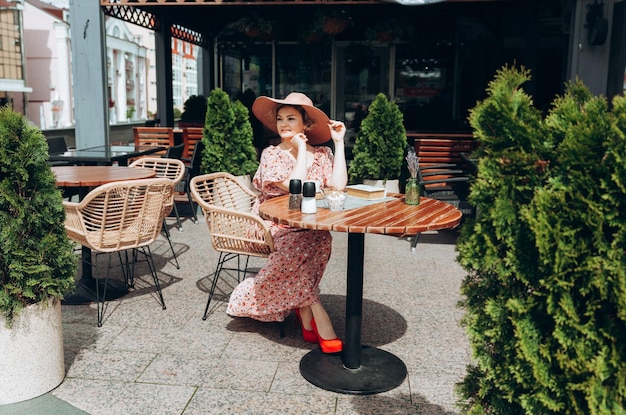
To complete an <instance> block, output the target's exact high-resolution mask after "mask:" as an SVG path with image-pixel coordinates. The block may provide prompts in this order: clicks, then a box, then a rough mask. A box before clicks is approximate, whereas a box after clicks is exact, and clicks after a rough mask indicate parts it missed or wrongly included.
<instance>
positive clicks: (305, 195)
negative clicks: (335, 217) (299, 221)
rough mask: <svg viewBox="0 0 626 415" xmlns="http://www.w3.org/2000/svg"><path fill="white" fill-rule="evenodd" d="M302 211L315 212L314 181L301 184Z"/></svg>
mask: <svg viewBox="0 0 626 415" xmlns="http://www.w3.org/2000/svg"><path fill="white" fill-rule="evenodd" d="M300 210H301V211H302V213H315V212H317V202H316V200H315V182H304V185H303V186H302V207H301V209H300Z"/></svg>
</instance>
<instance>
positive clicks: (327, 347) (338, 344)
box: [311, 318, 343, 353]
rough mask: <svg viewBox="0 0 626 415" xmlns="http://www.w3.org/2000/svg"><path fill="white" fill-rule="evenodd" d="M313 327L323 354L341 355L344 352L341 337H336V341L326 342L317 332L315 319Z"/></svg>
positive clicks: (312, 321)
mask: <svg viewBox="0 0 626 415" xmlns="http://www.w3.org/2000/svg"><path fill="white" fill-rule="evenodd" d="M311 326H312V327H313V333H314V334H315V336H316V337H317V341H318V342H319V343H320V349H322V352H323V353H339V352H340V351H342V350H343V342H342V341H341V340H340V339H339V337H335V338H334V339H330V340H326V339H324V338H322V336H320V334H319V332H318V331H317V326H316V325H315V319H314V318H313V319H311Z"/></svg>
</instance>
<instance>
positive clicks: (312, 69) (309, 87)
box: [276, 44, 331, 114]
mask: <svg viewBox="0 0 626 415" xmlns="http://www.w3.org/2000/svg"><path fill="white" fill-rule="evenodd" d="M330 75H331V47H330V44H320V45H319V47H310V46H303V45H301V44H283V45H281V44H279V45H277V46H276V97H277V98H284V97H285V96H287V95H289V93H290V92H293V91H298V92H302V93H304V94H306V95H307V96H308V97H309V98H311V99H312V100H313V103H314V104H315V105H316V106H317V107H319V108H320V109H321V110H322V111H324V112H325V113H326V114H330V99H331V94H330V78H331V76H330Z"/></svg>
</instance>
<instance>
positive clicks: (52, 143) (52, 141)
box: [47, 136, 67, 154]
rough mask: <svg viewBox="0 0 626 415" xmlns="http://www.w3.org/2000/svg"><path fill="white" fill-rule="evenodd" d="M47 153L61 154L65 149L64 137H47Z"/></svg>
mask: <svg viewBox="0 0 626 415" xmlns="http://www.w3.org/2000/svg"><path fill="white" fill-rule="evenodd" d="M47 141H48V154H63V153H65V152H66V151H67V144H66V143H65V137H63V136H60V137H48V138H47Z"/></svg>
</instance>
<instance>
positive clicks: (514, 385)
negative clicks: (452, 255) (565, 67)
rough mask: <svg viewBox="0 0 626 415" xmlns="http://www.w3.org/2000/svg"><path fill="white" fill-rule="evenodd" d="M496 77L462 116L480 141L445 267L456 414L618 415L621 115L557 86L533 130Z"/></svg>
mask: <svg viewBox="0 0 626 415" xmlns="http://www.w3.org/2000/svg"><path fill="white" fill-rule="evenodd" d="M529 79H530V75H529V73H528V72H527V71H526V70H524V69H521V70H518V69H515V68H507V67H505V68H504V69H502V70H500V71H499V72H498V74H497V75H496V77H495V79H494V80H493V81H492V82H491V83H490V84H489V87H488V89H487V91H488V97H487V98H486V99H485V100H484V101H482V102H479V103H478V104H477V106H476V107H475V108H473V109H472V110H471V113H470V123H471V125H472V128H473V129H474V134H475V135H476V137H477V138H478V139H479V140H480V141H481V144H482V146H481V148H480V149H479V150H478V153H477V156H478V159H479V168H478V175H477V177H476V179H475V180H474V182H473V183H472V187H471V193H470V200H471V201H472V202H473V203H474V204H475V205H476V207H477V208H478V210H479V211H480V216H479V217H478V218H477V220H476V221H475V222H474V223H472V224H468V225H465V226H464V227H463V229H462V235H461V238H460V240H459V244H458V252H459V255H458V261H459V263H460V264H461V265H462V266H463V268H464V269H465V270H466V271H468V274H469V275H467V277H466V278H465V280H464V281H463V284H462V287H461V290H462V294H463V296H464V300H463V302H462V305H463V306H464V307H465V308H466V312H467V314H466V316H465V318H464V324H465V325H466V327H467V331H468V334H469V338H470V342H471V345H472V348H473V351H474V363H473V365H472V366H470V367H469V368H468V373H467V375H466V377H465V379H464V381H463V382H462V383H460V384H459V385H458V391H459V393H460V396H461V397H462V398H463V403H462V408H463V410H464V411H465V412H466V413H470V414H484V413H490V414H491V413H493V414H544V415H545V414H572V415H574V414H618V413H622V414H623V413H625V411H626V410H625V408H624V402H625V401H626V378H625V377H624V375H623V374H624V373H626V274H625V273H626V256H625V255H624V248H625V247H626V238H625V235H626V217H624V215H623V214H622V212H626V205H625V203H626V197H625V196H626V141H625V135H624V132H625V131H626V128H625V127H626V104H625V103H624V98H623V97H618V98H615V99H614V101H613V111H612V112H611V111H609V109H608V104H607V102H606V99H605V98H602V97H593V96H591V94H590V93H589V91H588V89H587V88H586V87H585V86H584V85H582V83H580V82H572V83H570V84H568V85H567V88H566V92H565V94H564V95H563V96H562V97H557V98H556V99H555V100H554V102H553V107H552V110H551V111H550V113H549V114H548V116H547V117H546V118H545V119H542V116H541V114H540V112H539V111H538V110H537V109H535V108H534V107H533V104H532V99H531V98H530V97H529V96H528V95H526V94H525V93H524V91H523V90H522V89H521V85H522V84H523V83H524V82H526V81H528V80H529Z"/></svg>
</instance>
